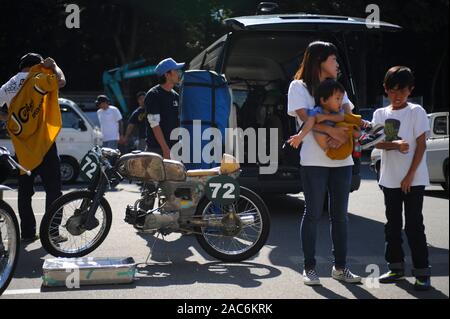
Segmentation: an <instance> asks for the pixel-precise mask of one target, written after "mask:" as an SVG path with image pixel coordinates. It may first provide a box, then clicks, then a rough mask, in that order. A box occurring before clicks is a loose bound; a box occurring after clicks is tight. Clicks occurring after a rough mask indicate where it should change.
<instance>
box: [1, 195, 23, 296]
mask: <svg viewBox="0 0 450 319" xmlns="http://www.w3.org/2000/svg"><path fill="white" fill-rule="evenodd" d="M0 210H1V211H2V213H3V214H5V215H7V218H9V219H10V220H11V221H12V223H13V225H14V229H15V234H16V245H15V249H16V251H15V256H14V261H13V264H12V267H11V271H10V273H9V274H7V277H6V279H5V280H4V281H3V283H2V284H1V285H0V296H1V295H2V294H3V292H4V291H5V290H6V288H8V285H9V283H10V282H11V279H12V278H13V276H14V271H15V269H16V267H17V262H18V260H19V254H20V229H19V222H18V221H17V217H16V214H15V213H14V210H13V209H12V208H11V206H9V205H8V204H7V203H5V202H4V201H1V200H0Z"/></svg>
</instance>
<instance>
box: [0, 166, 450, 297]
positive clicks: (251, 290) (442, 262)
mask: <svg viewBox="0 0 450 319" xmlns="http://www.w3.org/2000/svg"><path fill="white" fill-rule="evenodd" d="M362 177H363V182H362V185H361V188H360V190H359V191H358V192H355V193H353V194H352V195H351V200H350V208H349V258H348V263H349V266H350V268H351V270H352V271H353V272H354V273H357V274H359V275H361V276H363V277H365V280H364V282H363V284H361V285H346V284H341V283H339V282H337V281H335V280H333V279H332V278H331V267H332V265H331V261H332V256H331V241H330V235H329V227H328V220H327V218H326V216H324V217H323V218H322V221H321V223H320V229H319V238H318V242H317V260H318V268H317V269H318V272H319V275H320V276H321V278H322V283H323V286H322V287H316V288H311V287H306V286H305V285H303V283H302V277H301V261H302V252H301V249H300V241H299V228H300V217H301V213H302V211H303V207H304V201H303V199H302V195H301V194H299V195H286V196H278V197H265V198H264V199H265V201H266V203H267V205H268V206H269V209H270V211H271V216H272V229H271V233H270V236H269V239H268V242H267V245H266V246H265V247H264V248H263V249H262V250H261V252H260V254H259V255H258V256H256V257H255V258H254V259H252V260H248V261H247V262H245V263H240V264H228V263H221V262H217V261H215V260H213V259H212V258H210V257H209V256H208V255H206V254H205V253H204V252H203V251H202V250H201V248H200V247H199V245H198V244H197V243H196V240H195V238H194V237H180V236H179V235H171V236H169V237H168V238H166V241H162V240H157V242H156V246H155V248H154V253H153V256H152V258H151V260H150V264H149V265H143V264H140V265H138V273H137V280H136V281H135V282H134V283H133V284H129V285H116V286H90V287H89V286H87V287H81V289H67V288H64V289H60V288H58V289H47V288H42V279H41V277H42V265H43V263H44V260H45V259H46V258H51V256H50V255H48V254H47V253H46V252H45V251H44V250H43V249H42V247H41V244H40V242H39V241H38V242H35V243H33V244H30V245H28V246H25V247H23V248H22V251H21V253H20V260H19V266H18V268H17V271H16V273H15V277H14V279H13V280H12V282H11V284H10V286H9V289H8V290H7V291H6V292H5V293H4V295H3V296H2V297H0V298H1V299H9V298H14V299H17V298H36V299H47V298H50V299H71V298H81V299H93V298H118V299H127V298H137V299H140V298H157V299H235V298H239V299H256V300H258V299H279V298H280V299H302V298H334V299H342V298H351V299H355V298H357V299H373V298H377V299H400V298H401V299H403V298H448V297H449V251H448V249H449V235H448V234H449V200H448V193H445V192H444V191H443V190H442V188H441V187H439V186H432V187H430V188H428V190H427V193H426V198H425V203H424V216H425V224H426V232H427V237H428V242H429V251H430V260H431V264H432V267H433V273H434V277H433V279H432V284H433V286H434V288H433V289H432V290H431V291H429V292H421V293H418V292H415V291H414V289H413V286H412V284H413V278H412V277H411V276H410V275H411V274H410V271H408V278H407V280H406V281H404V282H401V283H399V284H396V285H381V286H377V285H376V282H375V281H374V280H373V278H371V277H369V276H373V275H376V274H377V272H376V271H377V269H378V268H379V271H381V272H384V271H385V270H386V267H385V262H384V221H385V217H384V204H383V196H382V193H381V191H380V190H379V189H378V185H377V183H376V181H375V175H374V173H372V172H370V171H369V169H368V167H367V166H364V167H363V170H362ZM79 187H82V186H78V187H74V188H79ZM38 190H39V191H38V192H37V193H36V195H35V198H34V202H33V206H34V208H35V213H36V215H37V220H38V222H40V220H41V219H42V214H43V207H44V202H45V201H44V197H45V196H44V193H43V192H42V189H39V188H38ZM70 190H73V188H72V187H69V188H66V189H65V192H67V191H70ZM138 197H139V191H138V188H137V187H136V186H134V185H130V184H121V185H119V187H118V190H117V191H115V192H110V193H108V194H107V195H106V198H107V199H108V201H109V202H110V204H111V207H112V208H113V215H114V221H113V225H112V228H111V232H110V234H109V236H108V238H107V239H106V240H105V242H104V243H103V245H102V246H101V247H100V248H98V249H97V251H95V252H94V253H92V254H91V255H90V256H91V257H133V258H134V259H135V261H136V262H138V263H143V262H145V260H146V258H147V255H148V253H149V249H150V248H149V247H151V245H152V244H153V242H154V237H151V236H147V237H142V236H139V235H137V234H136V233H135V231H134V229H133V228H132V227H131V226H130V225H128V224H126V223H124V222H123V217H124V213H125V207H126V205H127V204H130V203H134V201H135V200H136V199H137V198H138ZM4 198H5V199H6V201H7V202H8V203H10V204H11V205H12V207H13V208H14V209H15V210H16V211H17V194H16V193H14V192H6V193H5V194H4ZM405 248H406V251H407V255H408V257H407V261H408V263H407V267H408V269H409V270H410V268H411V263H410V254H409V249H408V248H407V247H405ZM374 271H375V272H374Z"/></svg>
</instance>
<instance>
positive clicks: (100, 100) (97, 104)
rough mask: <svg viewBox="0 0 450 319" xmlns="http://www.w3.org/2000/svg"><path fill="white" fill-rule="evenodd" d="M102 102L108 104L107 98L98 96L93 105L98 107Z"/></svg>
mask: <svg viewBox="0 0 450 319" xmlns="http://www.w3.org/2000/svg"><path fill="white" fill-rule="evenodd" d="M103 102H108V103H109V98H108V97H107V96H106V95H99V96H97V99H96V100H95V105H96V106H99V105H100V104H102V103H103Z"/></svg>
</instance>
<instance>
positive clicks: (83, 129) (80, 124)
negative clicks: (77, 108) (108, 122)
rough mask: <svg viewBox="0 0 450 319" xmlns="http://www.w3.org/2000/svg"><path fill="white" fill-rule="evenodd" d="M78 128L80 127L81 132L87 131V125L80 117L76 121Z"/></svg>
mask: <svg viewBox="0 0 450 319" xmlns="http://www.w3.org/2000/svg"><path fill="white" fill-rule="evenodd" d="M78 128H79V129H80V131H82V132H86V131H87V127H86V123H84V121H83V120H82V119H80V120H79V121H78Z"/></svg>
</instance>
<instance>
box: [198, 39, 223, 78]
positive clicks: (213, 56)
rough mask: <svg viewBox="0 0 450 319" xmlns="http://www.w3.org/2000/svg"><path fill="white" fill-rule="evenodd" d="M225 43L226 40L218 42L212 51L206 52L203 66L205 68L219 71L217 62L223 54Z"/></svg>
mask: <svg viewBox="0 0 450 319" xmlns="http://www.w3.org/2000/svg"><path fill="white" fill-rule="evenodd" d="M224 45H225V42H221V43H218V44H217V45H216V46H215V47H213V48H212V49H211V51H207V52H206V56H205V62H204V64H203V67H202V69H203V70H209V71H218V70H217V67H218V65H217V62H218V60H219V58H220V56H221V54H222V51H223V46H224Z"/></svg>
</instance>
